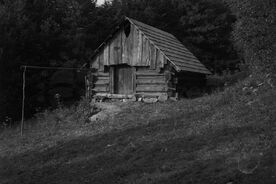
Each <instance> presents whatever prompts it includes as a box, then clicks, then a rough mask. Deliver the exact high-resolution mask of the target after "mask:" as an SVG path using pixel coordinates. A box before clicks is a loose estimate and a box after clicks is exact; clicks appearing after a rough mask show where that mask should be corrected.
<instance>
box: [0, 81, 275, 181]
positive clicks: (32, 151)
mask: <svg viewBox="0 0 276 184" xmlns="http://www.w3.org/2000/svg"><path fill="white" fill-rule="evenodd" d="M249 87H250V85H249ZM242 88H243V86H242V85H241V84H239V85H238V86H236V87H235V88H230V89H228V90H226V91H225V92H223V93H218V94H214V95H211V96H206V97H202V98H199V99H195V100H181V101H179V102H167V103H163V104H161V103H160V104H142V103H125V104H117V105H118V107H120V108H121V109H122V110H121V111H120V112H119V113H118V114H116V115H114V116H113V117H112V116H111V117H109V118H108V120H105V121H102V122H98V123H90V124H83V123H75V121H74V120H75V119H74V118H76V116H72V115H71V114H70V113H71V112H72V109H71V110H63V112H62V113H63V115H64V116H65V117H66V118H65V117H64V118H52V117H48V120H47V121H48V122H47V123H45V122H44V123H43V121H42V120H41V122H40V123H39V125H40V126H36V127H33V128H31V129H30V130H29V131H28V132H27V134H26V135H25V136H24V137H23V138H20V137H17V136H15V135H14V134H15V131H16V130H11V131H6V132H4V133H2V135H1V138H3V139H2V140H1V141H0V145H1V147H0V148H1V149H2V150H1V152H0V154H1V157H0V183H1V182H2V183H40V184H41V183H93V184H95V183H107V184H109V183H210V184H211V183H212V184H213V183H224V184H225V183H228V182H233V183H248V184H249V183H250V184H251V183H275V182H274V181H275V180H276V174H275V170H274V169H275V165H274V163H273V153H274V154H275V151H274V152H273V146H274V145H273V144H272V138H273V127H274V126H275V122H276V100H275V99H276V91H275V89H274V90H273V89H271V88H269V87H258V91H255V92H254V93H253V92H252V91H253V90H254V89H257V88H254V89H252V88H251V89H250V88H248V89H245V88H244V90H242ZM49 119H50V120H49ZM57 119H62V121H63V122H59V123H56V121H57ZM274 132H275V129H274ZM274 134H275V133H274ZM4 137H6V138H5V139H4ZM7 137H8V138H7ZM252 168H255V169H254V170H251V169H252ZM273 171H274V172H273ZM251 172H252V174H251Z"/></svg>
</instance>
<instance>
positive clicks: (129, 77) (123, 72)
mask: <svg viewBox="0 0 276 184" xmlns="http://www.w3.org/2000/svg"><path fill="white" fill-rule="evenodd" d="M114 92H115V94H133V72H132V68H131V67H130V66H128V65H117V66H115V68H114Z"/></svg>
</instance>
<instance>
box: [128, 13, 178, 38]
mask: <svg viewBox="0 0 276 184" xmlns="http://www.w3.org/2000/svg"><path fill="white" fill-rule="evenodd" d="M125 18H126V19H127V20H130V21H132V22H133V23H134V24H135V22H136V23H138V24H140V26H141V25H144V26H146V27H150V28H152V29H154V30H158V31H159V32H162V33H165V34H167V35H169V36H171V37H173V38H175V36H174V35H173V34H171V33H169V32H167V31H164V30H162V29H159V28H157V27H154V26H152V25H149V24H145V23H143V22H141V21H138V20H136V19H133V18H130V17H125Z"/></svg>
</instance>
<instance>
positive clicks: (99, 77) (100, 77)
mask: <svg viewBox="0 0 276 184" xmlns="http://www.w3.org/2000/svg"><path fill="white" fill-rule="evenodd" d="M96 80H109V76H108V77H106V76H97V78H96Z"/></svg>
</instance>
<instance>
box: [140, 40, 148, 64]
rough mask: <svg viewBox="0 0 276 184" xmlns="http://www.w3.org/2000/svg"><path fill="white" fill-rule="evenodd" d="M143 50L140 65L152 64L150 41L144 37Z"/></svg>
mask: <svg viewBox="0 0 276 184" xmlns="http://www.w3.org/2000/svg"><path fill="white" fill-rule="evenodd" d="M142 48H143V51H142V59H141V64H140V66H149V65H150V43H149V40H148V39H146V38H145V37H143V47H142Z"/></svg>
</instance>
